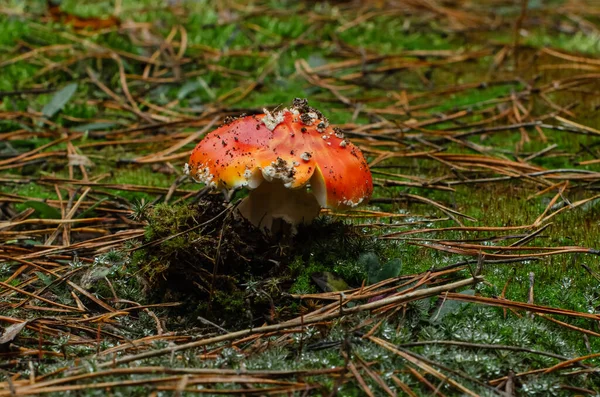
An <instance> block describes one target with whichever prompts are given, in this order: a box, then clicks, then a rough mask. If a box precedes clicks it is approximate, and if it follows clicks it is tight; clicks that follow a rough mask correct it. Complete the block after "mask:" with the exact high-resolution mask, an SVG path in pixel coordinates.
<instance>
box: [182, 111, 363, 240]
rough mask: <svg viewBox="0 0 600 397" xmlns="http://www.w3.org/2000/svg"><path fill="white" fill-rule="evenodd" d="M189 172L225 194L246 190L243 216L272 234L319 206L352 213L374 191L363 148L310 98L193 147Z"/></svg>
mask: <svg viewBox="0 0 600 397" xmlns="http://www.w3.org/2000/svg"><path fill="white" fill-rule="evenodd" d="M185 171H186V173H187V174H188V175H190V176H191V177H192V178H193V179H195V180H196V181H198V182H202V183H204V184H206V185H207V186H210V187H213V188H215V189H221V190H224V191H225V192H228V191H231V190H233V189H238V188H241V187H246V188H248V189H249V190H250V191H249V194H248V196H247V197H246V198H244V199H243V200H242V202H241V203H240V204H239V206H238V210H239V213H240V214H241V215H242V216H243V217H244V218H246V219H247V220H249V221H250V222H251V223H252V224H254V225H255V226H257V227H259V228H261V229H266V230H267V231H271V232H275V231H278V230H281V228H282V227H284V226H285V224H286V223H287V224H289V225H291V230H292V231H295V230H296V227H297V225H299V224H308V223H310V222H311V221H312V220H313V219H314V218H315V217H316V216H317V215H318V214H319V211H320V209H321V208H332V209H348V208H353V207H356V206H357V205H359V204H361V203H363V202H365V201H367V200H368V199H369V197H370V196H371V193H372V192H373V179H372V177H371V172H370V171H369V167H368V165H367V163H366V161H365V158H364V157H363V154H362V153H361V151H360V150H359V149H358V148H357V147H356V146H354V145H353V144H352V143H350V142H349V141H348V140H346V139H344V136H343V134H342V132H341V130H339V129H338V128H332V127H331V126H329V122H328V121H327V119H326V118H325V117H324V116H323V115H322V114H321V113H320V112H319V111H317V110H315V109H313V108H311V107H309V106H308V102H307V100H305V99H295V100H294V103H293V106H292V107H291V108H289V109H288V108H286V109H283V110H279V111H276V112H269V111H268V110H266V109H264V114H260V115H253V116H245V117H240V118H237V119H229V120H227V121H226V122H225V124H224V125H222V126H221V127H219V128H218V129H216V130H215V131H213V132H211V133H209V134H208V135H207V136H206V137H205V138H204V139H203V140H202V141H201V142H200V143H199V144H198V145H197V146H196V148H195V149H194V151H193V152H192V155H191V157H190V161H189V163H188V164H186V166H185Z"/></svg>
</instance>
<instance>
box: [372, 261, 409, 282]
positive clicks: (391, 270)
mask: <svg viewBox="0 0 600 397" xmlns="http://www.w3.org/2000/svg"><path fill="white" fill-rule="evenodd" d="M401 270H402V261H401V260H400V259H399V258H395V259H392V260H391V261H389V262H388V263H386V264H385V265H383V268H382V269H381V270H380V271H379V273H377V276H376V277H375V280H374V281H373V283H378V282H380V281H383V280H387V279H388V278H394V277H398V275H399V274H400V271H401Z"/></svg>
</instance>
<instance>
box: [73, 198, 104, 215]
mask: <svg viewBox="0 0 600 397" xmlns="http://www.w3.org/2000/svg"><path fill="white" fill-rule="evenodd" d="M106 200H108V199H107V198H106V197H105V198H102V199H100V200H98V201H96V202H95V203H94V204H92V205H91V206H90V208H88V209H87V210H85V211H83V212H82V213H81V214H79V215H77V216H76V217H75V218H76V219H82V218H85V217H86V216H88V215H90V214H92V213H93V212H94V209H95V208H96V207H97V206H99V205H100V204H102V203H103V202H105V201H106Z"/></svg>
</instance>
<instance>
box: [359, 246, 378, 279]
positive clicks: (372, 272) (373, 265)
mask: <svg viewBox="0 0 600 397" xmlns="http://www.w3.org/2000/svg"><path fill="white" fill-rule="evenodd" d="M358 265H359V266H360V267H362V268H363V269H365V270H366V271H367V278H368V280H367V281H368V282H369V284H373V283H374V281H373V280H375V279H376V278H377V275H378V274H379V271H380V270H381V264H380V263H379V258H378V257H377V255H376V254H375V253H374V252H365V253H363V254H360V256H359V257H358Z"/></svg>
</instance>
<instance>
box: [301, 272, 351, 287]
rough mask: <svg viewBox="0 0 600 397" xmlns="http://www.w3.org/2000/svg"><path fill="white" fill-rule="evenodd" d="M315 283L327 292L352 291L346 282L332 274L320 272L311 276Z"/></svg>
mask: <svg viewBox="0 0 600 397" xmlns="http://www.w3.org/2000/svg"><path fill="white" fill-rule="evenodd" d="M310 277H311V278H312V279H313V281H314V282H315V283H316V284H317V285H318V286H319V288H321V289H322V290H323V291H325V292H333V291H344V290H347V289H350V287H349V286H348V284H347V283H346V281H344V279H342V278H341V277H339V276H338V275H336V274H333V273H331V272H318V273H313V274H312V275H311V276H310Z"/></svg>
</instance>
